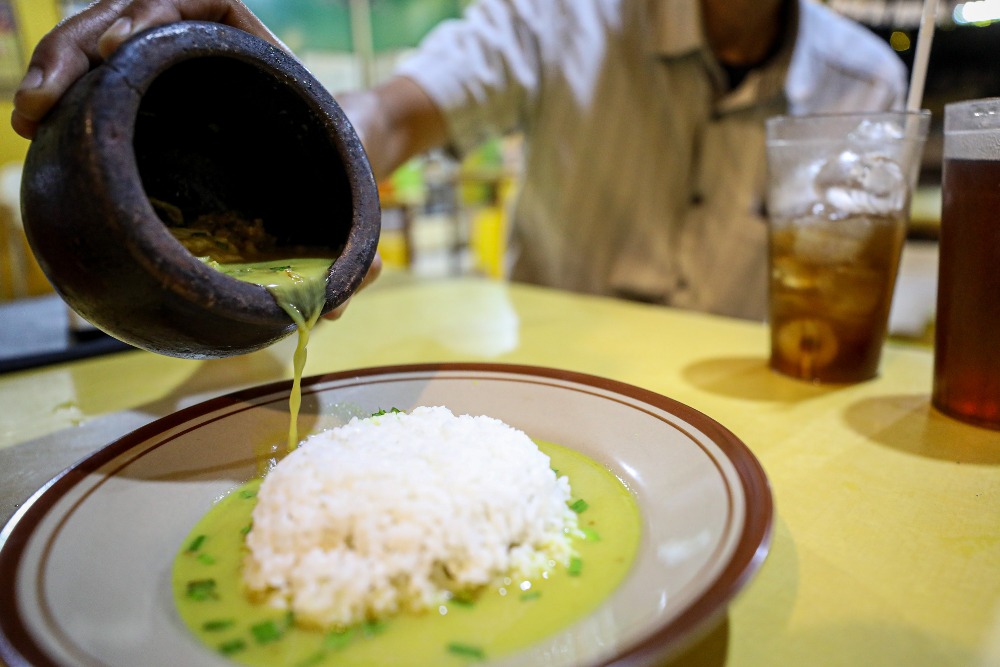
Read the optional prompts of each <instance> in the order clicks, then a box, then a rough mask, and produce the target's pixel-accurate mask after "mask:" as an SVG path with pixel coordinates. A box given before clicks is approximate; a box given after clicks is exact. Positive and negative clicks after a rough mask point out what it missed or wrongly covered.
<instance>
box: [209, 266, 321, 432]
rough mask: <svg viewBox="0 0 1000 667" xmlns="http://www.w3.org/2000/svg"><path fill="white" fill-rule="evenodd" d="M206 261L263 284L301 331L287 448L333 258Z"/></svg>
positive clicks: (295, 426) (294, 364)
mask: <svg viewBox="0 0 1000 667" xmlns="http://www.w3.org/2000/svg"><path fill="white" fill-rule="evenodd" d="M206 263H207V264H209V265H210V266H212V267H214V268H216V269H217V270H219V271H221V272H222V273H225V274H226V275H228V276H232V277H233V278H237V279H238V280H242V281H244V282H248V283H253V284H254V285H261V286H263V287H264V288H265V289H267V291H268V292H270V293H271V296H272V297H274V300H275V302H276V303H277V304H278V305H279V306H280V307H281V309H282V310H284V311H285V312H286V313H288V316H289V317H291V318H292V321H293V322H294V323H295V328H296V330H297V331H298V344H297V345H296V346H295V354H294V355H293V357H292V371H293V376H292V391H291V393H290V394H289V397H288V410H289V413H290V415H291V421H290V423H289V425H288V451H291V450H293V449H295V447H296V446H297V445H298V442H299V435H298V419H299V409H300V408H301V407H302V372H303V369H304V368H305V365H306V348H307V346H308V344H309V334H310V332H311V331H312V329H313V327H314V326H315V325H316V321H317V320H318V319H319V316H320V313H321V312H322V311H323V305H324V303H325V302H326V277H327V272H328V271H329V269H330V265H331V264H332V263H333V260H332V259H331V258H329V257H308V258H301V257H297V258H295V259H274V260H267V261H257V262H231V263H225V264H221V263H219V262H216V261H212V260H206Z"/></svg>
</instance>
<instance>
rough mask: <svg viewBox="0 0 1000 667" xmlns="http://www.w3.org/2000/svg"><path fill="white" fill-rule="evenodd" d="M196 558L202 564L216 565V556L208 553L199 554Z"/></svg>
mask: <svg viewBox="0 0 1000 667" xmlns="http://www.w3.org/2000/svg"><path fill="white" fill-rule="evenodd" d="M196 560H197V561H198V562H199V563H201V564H202V565H215V557H214V556H210V555H208V554H198V556H197V558H196Z"/></svg>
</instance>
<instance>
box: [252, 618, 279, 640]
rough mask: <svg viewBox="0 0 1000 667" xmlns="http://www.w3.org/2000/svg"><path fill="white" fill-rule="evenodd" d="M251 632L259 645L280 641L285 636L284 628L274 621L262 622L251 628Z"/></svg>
mask: <svg viewBox="0 0 1000 667" xmlns="http://www.w3.org/2000/svg"><path fill="white" fill-rule="evenodd" d="M250 632H251V634H253V638H254V639H256V640H257V643H258V644H268V643H270V642H274V641H278V640H279V639H281V636H282V635H284V634H285V630H284V628H281V627H279V626H278V624H277V623H275V622H274V621H272V620H267V621H261V622H260V623H256V624H254V625H251V626H250Z"/></svg>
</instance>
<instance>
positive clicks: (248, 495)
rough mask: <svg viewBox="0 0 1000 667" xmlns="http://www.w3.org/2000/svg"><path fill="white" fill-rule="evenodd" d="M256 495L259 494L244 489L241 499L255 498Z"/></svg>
mask: <svg viewBox="0 0 1000 667" xmlns="http://www.w3.org/2000/svg"><path fill="white" fill-rule="evenodd" d="M256 495H257V492H256V491H253V490H251V489H243V490H242V491H240V498H253V497H254V496H256Z"/></svg>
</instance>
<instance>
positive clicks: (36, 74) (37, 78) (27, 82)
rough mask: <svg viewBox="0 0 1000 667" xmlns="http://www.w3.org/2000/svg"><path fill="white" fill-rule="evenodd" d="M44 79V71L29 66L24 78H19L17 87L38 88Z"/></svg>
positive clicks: (21, 88)
mask: <svg viewBox="0 0 1000 667" xmlns="http://www.w3.org/2000/svg"><path fill="white" fill-rule="evenodd" d="M44 79H45V73H44V72H42V70H41V68H39V67H31V68H29V69H28V71H27V72H25V74H24V78H23V79H21V85H20V86H19V87H18V89H19V90H31V89H33V88H38V87H39V86H40V85H42V81H43V80H44Z"/></svg>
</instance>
